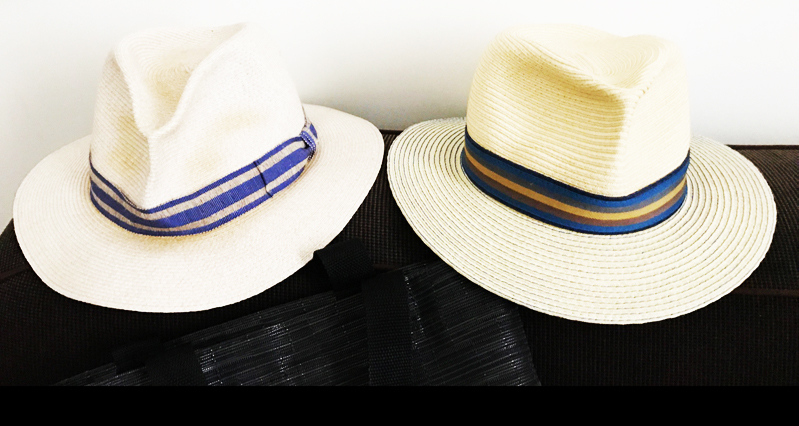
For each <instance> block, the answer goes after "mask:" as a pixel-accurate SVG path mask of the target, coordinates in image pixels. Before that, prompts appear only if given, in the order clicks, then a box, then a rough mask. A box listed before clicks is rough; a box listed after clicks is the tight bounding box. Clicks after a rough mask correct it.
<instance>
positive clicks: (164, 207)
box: [13, 24, 383, 312]
mask: <svg viewBox="0 0 799 426" xmlns="http://www.w3.org/2000/svg"><path fill="white" fill-rule="evenodd" d="M382 158H383V139H382V136H381V134H380V132H379V131H378V130H377V128H376V127H375V126H374V125H372V124H371V123H369V122H367V121H366V120H363V119H361V118H358V117H355V116H352V115H350V114H347V113H344V112H341V111H336V110H334V109H331V108H326V107H323V106H318V105H308V104H303V103H302V102H301V101H300V98H299V95H298V94H297V91H296V89H295V87H294V84H293V82H292V80H291V76H290V75H289V74H288V72H287V70H286V68H285V66H284V65H283V63H282V60H281V59H280V55H279V52H278V50H277V48H276V47H275V46H274V45H273V44H272V43H271V42H270V41H269V38H268V36H267V35H266V34H265V32H264V31H263V30H262V29H260V28H259V27H258V26H256V25H253V24H237V25H230V26H225V27H218V28H158V29H153V30H146V31H142V32H139V33H136V34H133V35H131V36H128V37H126V38H124V39H123V40H122V41H121V42H120V43H119V44H118V45H117V46H116V47H115V48H114V51H113V52H112V53H111V55H109V57H108V59H107V60H106V63H105V66H104V68H103V74H102V77H101V79H100V87H99V90H98V93H97V102H96V108H95V116H94V125H93V129H92V134H91V135H89V136H87V137H85V138H81V139H79V140H77V141H75V142H72V143H70V144H68V145H66V146H64V147H63V148H61V149H60V150H58V151H56V152H54V153H52V154H51V155H49V156H47V157H46V158H45V159H43V160H42V161H41V162H40V163H39V164H38V165H37V166H36V167H35V168H34V169H33V170H32V171H31V172H30V173H29V174H28V176H27V177H26V178H25V180H24V181H23V183H22V185H21V186H20V187H19V189H18V191H17V196H16V199H15V201H14V213H13V214H14V227H15V231H16V234H17V239H18V241H19V244H20V247H21V248H22V251H23V253H24V254H25V257H26V259H27V260H28V262H29V263H30V264H31V267H32V268H33V270H34V271H35V272H36V274H37V275H38V276H39V277H40V278H41V279H42V281H44V283H45V284H47V285H48V286H49V287H51V288H52V289H53V290H55V291H57V292H59V293H61V294H62V295H64V296H67V297H70V298H72V299H76V300H80V301H83V302H86V303H91V304H94V305H100V306H104V307H109V308H116V309H125V310H132V311H142V312H190V311H199V310H205V309H212V308H216V307H220V306H225V305H229V304H232V303H236V302H239V301H242V300H244V299H247V298H249V297H252V296H255V295H257V294H259V293H261V292H263V291H265V290H267V289H269V288H270V287H272V286H273V285H275V284H277V283H279V282H280V281H282V280H283V279H285V278H286V277H288V276H289V275H291V274H292V273H294V272H295V271H297V270H298V269H299V268H301V267H302V266H303V265H305V264H306V263H307V262H308V261H310V260H311V258H312V257H313V252H314V251H315V250H318V249H321V248H323V247H325V246H326V245H327V244H328V243H329V242H330V241H331V240H332V239H333V238H334V237H335V236H336V235H338V234H339V232H340V231H341V230H342V229H343V228H344V226H345V225H346V224H347V223H348V221H349V220H350V218H351V217H352V215H353V214H354V213H355V211H356V210H357V209H358V207H359V206H360V204H361V202H362V201H363V199H364V198H365V197H366V194H367V193H368V192H369V190H370V188H371V187H372V184H373V183H374V180H375V178H376V177H377V173H378V171H379V169H380V166H381V162H382Z"/></svg>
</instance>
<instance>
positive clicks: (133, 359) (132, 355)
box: [112, 339, 206, 386]
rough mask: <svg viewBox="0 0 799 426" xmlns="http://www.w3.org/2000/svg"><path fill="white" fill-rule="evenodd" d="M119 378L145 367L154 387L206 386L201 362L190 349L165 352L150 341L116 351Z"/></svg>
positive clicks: (166, 350) (158, 341) (129, 345)
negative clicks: (120, 375)
mask: <svg viewBox="0 0 799 426" xmlns="http://www.w3.org/2000/svg"><path fill="white" fill-rule="evenodd" d="M112 355H113V357H114V363H115V364H116V365H117V374H122V373H124V372H126V371H130V370H133V369H136V368H140V367H145V369H146V370H147V376H148V377H149V378H150V383H151V385H152V386H206V383H205V376H204V375H203V371H202V367H201V366H200V361H199V360H198V359H197V356H196V355H195V354H194V350H192V348H191V347H188V346H180V347H177V348H171V349H165V348H164V345H163V344H162V343H161V341H160V340H159V339H147V340H141V341H138V342H134V343H131V344H128V345H125V346H121V347H119V348H117V349H114V351H113V352H112Z"/></svg>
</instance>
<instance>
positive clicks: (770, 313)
mask: <svg viewBox="0 0 799 426" xmlns="http://www.w3.org/2000/svg"><path fill="white" fill-rule="evenodd" d="M395 137H396V132H385V133H384V139H385V143H386V152H387V151H388V147H389V146H390V144H391V142H392V141H393V140H394V139H395ZM738 150H739V152H741V153H742V154H743V155H745V156H746V157H747V158H749V159H750V160H751V161H752V162H753V163H754V164H755V165H756V166H757V167H758V168H759V169H760V170H761V171H762V172H763V174H764V176H765V177H766V179H767V180H768V182H769V184H770V185H771V188H772V191H773V192H774V195H775V198H776V201H777V212H778V213H777V230H776V234H775V236H774V240H773V243H772V246H771V249H770V251H769V253H768V254H767V256H766V258H765V260H764V261H763V263H762V264H761V265H760V267H759V268H758V269H757V270H756V271H755V272H754V274H753V275H752V276H751V277H750V278H749V279H748V280H747V281H746V282H745V283H744V284H743V285H742V286H741V288H739V289H738V290H736V291H735V292H734V293H733V294H731V295H729V296H727V297H724V298H723V299H721V300H720V301H718V302H716V303H713V304H711V305H710V306H708V307H706V308H704V309H701V310H699V311H697V312H694V313H691V314H688V315H684V316H682V317H678V318H675V319H672V320H666V321H660V322H656V323H651V324H644V325H628V326H610V325H596V324H586V323H580V322H575V321H568V320H563V319H560V318H556V317H552V316H548V315H544V314H540V313H537V312H534V311H531V310H528V309H521V312H522V318H523V320H524V325H525V331H526V333H527V336H528V339H529V342H530V348H531V351H532V354H533V361H534V365H535V368H536V370H537V372H538V374H539V377H540V379H541V382H542V383H543V384H544V385H580V384H597V385H613V384H635V385H660V384H673V385H689V384H718V385H725V384H730V385H737V384H799V327H797V324H799V261H798V260H797V259H799V256H798V255H797V253H798V252H799V191H797V182H799V147H786V148H776V147H774V148H739V149H738ZM320 220H324V218H320ZM349 238H359V239H361V240H362V241H363V242H364V244H365V245H366V247H367V248H368V249H369V252H370V255H371V256H372V259H373V261H374V262H375V263H376V264H377V265H378V266H380V267H382V268H383V269H391V268H394V267H398V266H401V265H407V264H410V263H414V262H417V261H423V260H432V259H435V255H434V254H433V253H432V252H431V251H430V249H428V248H427V247H426V246H425V245H424V244H423V243H422V242H421V240H420V239H419V238H418V237H417V236H416V235H415V234H414V233H413V231H412V229H411V228H410V226H409V225H408V223H407V222H406V221H405V219H404V218H403V217H402V214H401V213H400V211H399V208H398V207H397V206H396V204H395V203H394V200H393V198H392V197H391V192H390V190H389V187H388V181H387V179H386V171H385V162H384V165H383V168H382V169H381V171H380V174H379V176H378V179H377V181H376V183H375V185H374V187H373V188H372V190H371V191H370V193H369V195H368V196H367V198H366V200H365V201H364V203H363V205H362V206H361V207H360V209H359V210H358V212H357V213H356V214H355V216H354V217H353V218H352V220H351V221H350V223H349V224H348V225H347V226H346V227H345V229H344V230H343V231H342V232H341V234H340V235H339V236H338V237H336V240H334V242H336V241H341V240H344V239H349ZM327 290H330V286H329V284H328V283H327V282H326V281H325V278H324V275H323V273H322V271H321V270H318V269H317V266H316V265H314V264H309V265H306V267H304V268H302V269H301V270H300V271H298V272H297V273H295V274H294V275H292V276H291V277H289V278H288V279H287V280H286V281H284V282H282V283H280V284H278V285H276V286H274V287H272V288H271V289H269V290H267V291H265V292H263V293H262V294H259V295H258V296H255V297H252V298H250V299H247V300H245V301H242V302H240V303H237V304H234V305H230V306H226V307H222V308H217V309H213V310H209V311H203V312H194V313H182V314H151V313H139V312H129V311H120V310H115V309H108V308H102V307H98V306H93V305H88V304H85V303H82V302H77V301H74V300H71V299H68V298H65V297H63V296H61V295H59V294H57V293H55V292H54V291H53V290H51V289H50V288H49V287H47V286H46V285H44V284H43V283H42V282H41V281H40V280H39V279H38V278H37V277H36V275H35V274H34V273H33V272H32V271H30V270H29V269H28V268H27V263H26V262H25V259H24V257H23V256H22V253H21V251H20V249H19V246H18V244H17V241H16V236H15V234H14V226H13V222H12V223H11V224H9V225H8V227H7V228H6V229H5V231H4V232H3V233H2V234H1V235H0V385H13V384H52V383H55V382H57V381H60V380H62V379H65V378H67V377H70V376H73V375H75V374H78V373H80V372H83V371H85V370H88V369H91V368H93V367H97V366H99V365H102V364H105V363H108V362H110V361H111V351H112V350H113V349H114V348H116V347H118V346H120V345H124V344H127V343H130V342H132V341H136V340H144V339H147V338H152V337H158V338H160V339H162V340H163V341H166V340H171V339H174V338H177V337H179V336H181V335H184V334H187V333H190V332H193V331H196V330H200V329H202V328H206V327H209V326H211V325H214V324H218V323H220V322H223V321H227V320H230V319H234V318H238V317H241V316H243V315H246V314H249V313H252V312H256V311H258V310H262V309H265V308H268V307H272V306H276V305H279V304H282V303H285V302H288V301H292V300H296V299H299V298H301V297H306V296H310V295H312V294H317V293H320V292H323V291H327Z"/></svg>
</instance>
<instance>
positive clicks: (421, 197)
mask: <svg viewBox="0 0 799 426" xmlns="http://www.w3.org/2000/svg"><path fill="white" fill-rule="evenodd" d="M464 127H465V120H464V119H460V118H457V119H446V120H434V121H428V122H424V123H420V124H417V125H414V126H412V127H410V128H408V129H407V130H406V131H404V132H403V133H402V134H401V135H400V136H399V137H398V138H397V139H396V141H395V142H394V144H393V145H392V147H391V150H390V152H389V154H388V160H387V172H388V178H389V184H390V186H391V191H392V194H393V195H394V199H395V200H396V201H397V204H398V205H399V207H400V210H401V211H402V213H403V214H404V216H405V218H406V219H407V220H408V222H409V223H410V225H411V227H412V228H413V229H414V231H415V232H416V234H417V235H419V237H420V238H421V239H422V240H423V241H424V242H425V243H426V244H427V245H428V246H429V247H430V248H431V249H432V250H433V251H434V252H435V253H436V254H437V255H438V256H440V257H441V258H442V259H443V260H444V261H445V262H447V263H448V264H449V265H451V266H452V267H453V268H454V269H455V270H457V271H458V272H459V273H461V274H463V275H464V276H465V277H467V278H468V279H470V280H471V281H473V282H475V283H477V284H479V285H480V286H482V287H484V288H486V289H488V290H489V291H491V292H493V293H495V294H497V295H499V296H502V297H504V298H506V299H509V300H511V301H513V302H515V303H517V304H519V305H522V306H525V307H528V308H530V309H533V310H536V311H539V312H543V313H547V314H550V315H554V316H558V317H562V318H566V319H571V320H577V321H584V322H591V323H600V324H637V323H646V322H652V321H658V320H663V319H667V318H673V317H676V316H679V315H683V314H686V313H689V312H692V311H695V310H697V309H700V308H702V307H704V306H706V305H708V304H710V303H712V302H714V301H716V300H718V299H719V298H721V297H723V296H724V295H726V294H728V293H729V292H731V291H732V290H734V289H735V288H736V287H737V286H739V285H740V284H741V283H742V282H743V281H744V280H745V279H746V278H747V277H748V276H749V275H750V274H751V273H752V271H754V270H755V269H756V268H757V266H758V265H759V264H760V261H761V260H762V259H763V257H764V256H765V254H766V252H767V251H768V248H769V245H770V244H771V239H772V236H773V234H774V229H775V226H776V217H777V211H776V205H775V203H774V199H773V195H772V193H771V190H770V188H769V186H768V184H767V183H766V181H765V179H764V178H763V176H762V175H761V174H760V171H759V170H757V168H756V167H755V166H754V165H753V164H752V163H751V162H749V160H747V159H746V158H744V157H743V156H741V155H740V154H738V153H737V152H735V151H733V150H732V149H730V148H729V147H727V146H725V145H723V144H721V143H718V142H716V141H713V140H711V139H708V138H705V137H701V136H694V137H693V138H692V140H691V147H690V150H691V151H690V152H691V163H690V166H689V169H688V172H687V197H686V200H685V202H684V203H683V205H682V206H681V207H680V208H679V209H678V210H677V211H676V213H675V214H674V215H673V216H671V217H670V218H668V219H666V220H665V221H664V222H662V223H660V224H658V225H656V226H654V227H651V228H649V229H646V230H642V231H638V232H633V233H628V234H620V235H596V234H586V233H580V232H576V231H571V230H567V229H563V228H559V227H556V226H553V225H550V224H547V223H544V222H542V221H539V220H536V219H534V218H532V217H530V216H527V215H525V214H523V213H520V212H518V211H516V210H514V209H512V208H510V207H508V206H506V205H504V204H502V203H500V202H499V201H497V200H495V199H494V198H492V197H490V196H489V195H487V194H485V193H483V192H481V191H480V190H479V189H478V188H477V187H476V186H475V185H474V184H473V183H472V182H471V181H470V180H469V179H468V178H467V176H466V175H465V174H464V172H463V169H462V168H461V155H460V154H461V152H462V150H463V146H464Z"/></svg>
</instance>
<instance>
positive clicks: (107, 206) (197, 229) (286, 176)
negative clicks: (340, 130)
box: [91, 121, 318, 236]
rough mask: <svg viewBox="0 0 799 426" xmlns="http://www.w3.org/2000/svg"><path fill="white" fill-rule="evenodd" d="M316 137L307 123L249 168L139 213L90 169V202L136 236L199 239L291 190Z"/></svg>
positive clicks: (307, 159) (140, 210)
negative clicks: (298, 131) (296, 134)
mask: <svg viewBox="0 0 799 426" xmlns="http://www.w3.org/2000/svg"><path fill="white" fill-rule="evenodd" d="M317 137H318V135H317V133H316V129H315V128H314V126H313V125H312V124H311V123H310V122H307V121H306V123H305V126H304V127H303V129H302V132H301V133H300V135H299V136H297V137H294V138H291V139H289V140H287V141H285V142H283V143H281V144H280V145H278V146H277V147H276V148H275V149H273V150H271V151H269V152H268V153H266V155H264V156H263V157H261V158H259V159H258V160H256V161H254V162H252V163H251V164H249V165H247V166H245V167H243V168H241V169H239V170H237V171H235V172H233V173H231V174H229V175H227V176H225V177H224V178H222V179H220V180H218V181H216V182H214V183H212V184H210V185H208V186H206V187H204V188H203V189H201V190H199V191H197V192H195V193H193V194H191V195H187V196H185V197H182V198H179V199H176V200H173V201H170V202H168V203H166V204H162V205H160V206H158V207H156V208H153V209H147V210H144V209H140V208H138V207H136V206H135V205H134V204H133V203H131V202H130V201H128V198H127V197H125V195H124V194H123V193H122V192H121V191H120V190H119V189H117V188H116V187H114V185H112V184H111V182H109V181H108V180H107V179H105V178H104V177H103V176H101V175H100V173H98V172H97V170H96V169H95V168H94V166H91V200H92V203H94V206H95V207H97V209H98V210H99V211H100V213H102V214H103V215H105V217H107V218H108V219H110V220H111V221H112V222H114V223H116V224H117V225H119V226H121V227H123V228H125V229H127V230H128V231H131V232H135V233H137V234H143V235H152V236H178V235H190V234H199V233H201V232H205V231H208V230H210V229H213V228H216V227H217V226H219V225H222V224H224V223H227V222H229V221H231V220H233V219H235V218H236V217H238V216H241V215H242V214H244V213H245V212H247V211H249V210H251V209H253V208H255V207H256V206H258V205H259V204H261V203H263V202H264V201H266V200H268V199H270V198H272V197H273V196H274V195H275V194H277V193H278V192H280V191H281V190H283V189H285V188H286V187H288V186H289V185H290V184H291V183H292V182H294V181H295V180H296V179H297V178H298V177H299V176H300V174H301V173H302V171H303V170H305V166H306V164H308V161H310V159H311V157H312V156H313V153H314V152H315V151H316V139H317Z"/></svg>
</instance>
